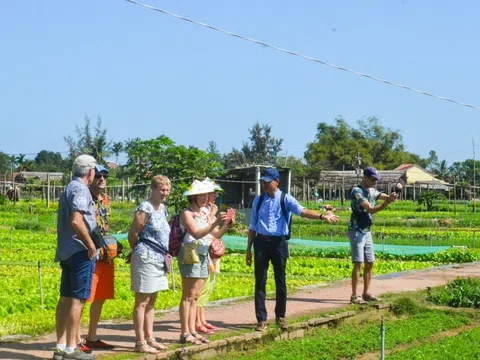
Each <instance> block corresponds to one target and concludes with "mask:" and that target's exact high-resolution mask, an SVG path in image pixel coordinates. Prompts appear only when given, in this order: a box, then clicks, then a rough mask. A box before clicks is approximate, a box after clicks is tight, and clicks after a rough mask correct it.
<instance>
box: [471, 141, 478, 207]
mask: <svg viewBox="0 0 480 360" xmlns="http://www.w3.org/2000/svg"><path fill="white" fill-rule="evenodd" d="M472 145H473V212H474V213H476V212H477V207H476V205H475V201H476V198H477V188H476V187H475V162H476V161H475V139H474V138H473V137H472Z"/></svg>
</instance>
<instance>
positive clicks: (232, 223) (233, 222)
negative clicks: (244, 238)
mask: <svg viewBox="0 0 480 360" xmlns="http://www.w3.org/2000/svg"><path fill="white" fill-rule="evenodd" d="M235 218H236V215H233V217H232V218H231V219H230V224H229V225H228V227H232V226H233V225H235Z"/></svg>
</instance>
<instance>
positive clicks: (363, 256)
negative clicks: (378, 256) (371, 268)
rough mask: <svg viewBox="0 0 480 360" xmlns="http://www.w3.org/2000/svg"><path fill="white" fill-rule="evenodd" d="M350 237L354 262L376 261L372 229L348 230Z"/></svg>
mask: <svg viewBox="0 0 480 360" xmlns="http://www.w3.org/2000/svg"><path fill="white" fill-rule="evenodd" d="M348 238H349V239H350V248H351V250H352V262H353V263H373V262H375V252H374V250H373V240H372V233H371V232H370V231H367V232H365V233H363V232H361V231H348Z"/></svg>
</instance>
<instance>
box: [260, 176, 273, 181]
mask: <svg viewBox="0 0 480 360" xmlns="http://www.w3.org/2000/svg"><path fill="white" fill-rule="evenodd" d="M260 180H262V181H266V182H272V181H274V180H277V179H274V178H272V177H270V176H262V177H261V178H260Z"/></svg>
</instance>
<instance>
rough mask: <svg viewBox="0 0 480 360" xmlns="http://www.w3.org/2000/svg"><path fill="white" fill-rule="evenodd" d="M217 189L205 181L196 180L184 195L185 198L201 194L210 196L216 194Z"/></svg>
mask: <svg viewBox="0 0 480 360" xmlns="http://www.w3.org/2000/svg"><path fill="white" fill-rule="evenodd" d="M214 191H215V189H214V188H213V185H212V184H211V183H207V182H204V181H199V180H195V181H194V182H193V183H192V185H190V186H189V188H188V189H187V191H185V192H184V193H183V196H191V195H199V194H208V193H211V192H214Z"/></svg>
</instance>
